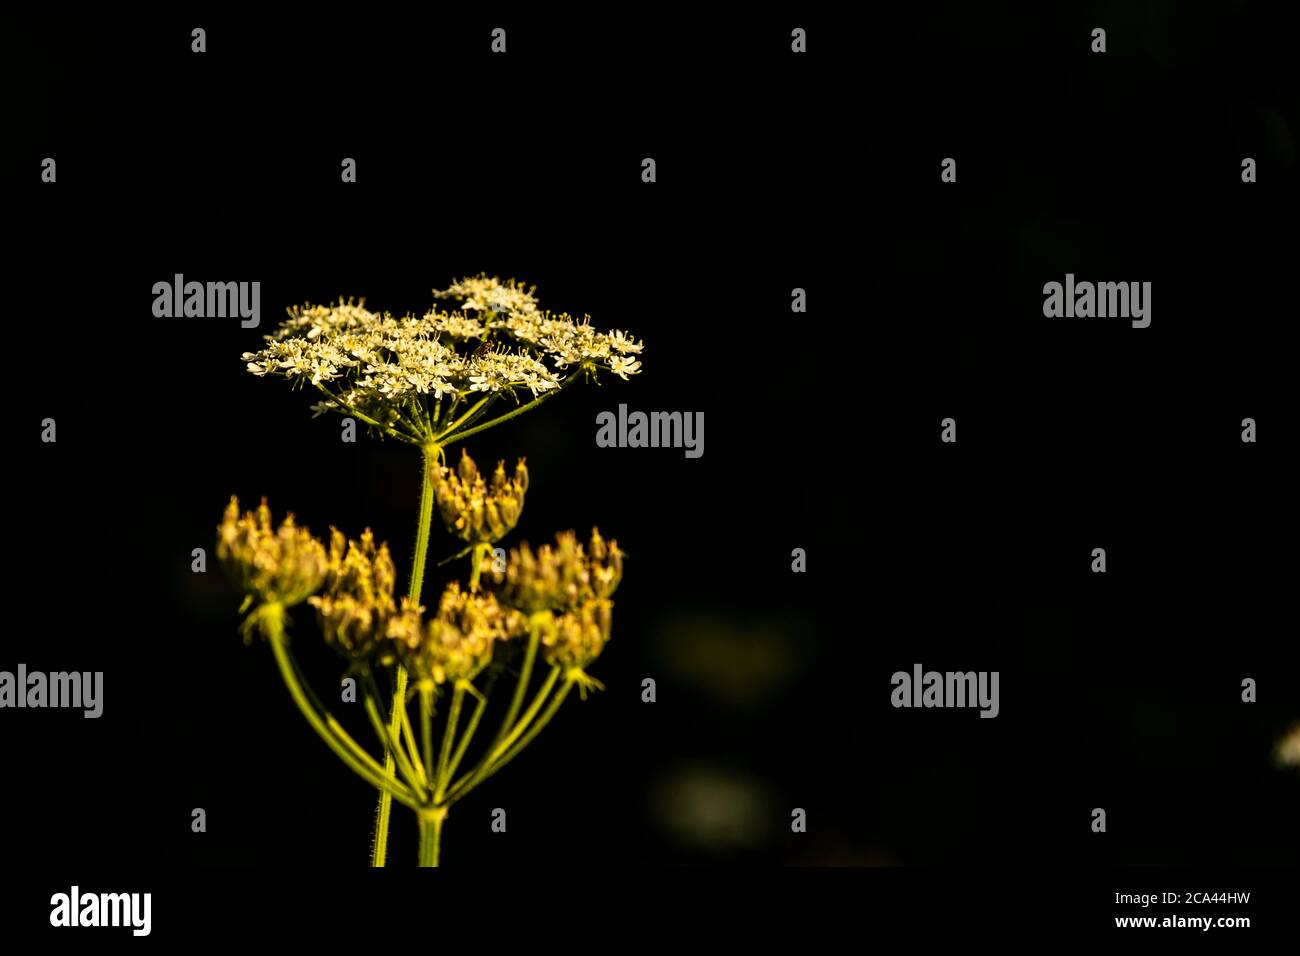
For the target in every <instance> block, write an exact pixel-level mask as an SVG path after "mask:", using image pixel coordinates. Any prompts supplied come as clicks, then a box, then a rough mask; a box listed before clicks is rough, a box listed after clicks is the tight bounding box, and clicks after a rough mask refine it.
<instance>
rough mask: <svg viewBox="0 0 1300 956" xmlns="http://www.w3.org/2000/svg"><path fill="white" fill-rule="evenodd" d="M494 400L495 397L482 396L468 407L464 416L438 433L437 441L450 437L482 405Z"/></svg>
mask: <svg viewBox="0 0 1300 956" xmlns="http://www.w3.org/2000/svg"><path fill="white" fill-rule="evenodd" d="M495 399H496V396H495V395H484V396H483V397H482V398H480V399H479V400H478V401H477V402H475V403H474V404H473V405H472V406H470V410H469V411H467V412H466V413H465V414H464V415H462V416H460V418H458V419H456V420H455V421H454V422H452V423H451V424H450V425H448V426H447V427H446V428H444V429H443V430H442V431H441V432H439V434H438V440H439V441H441V440H442V436H443V435H450V434H451V433H452V432H454V431H455V430H456V429H457V428H459V427H460V426H461V425H463V424H465V422H467V421H468V420H469V418H470V416H472V415H473V414H474V413H475V412H477V411H478V410H479V409H481V408H482V407H483V406H484V405H487V404H488V403H489V402H492V401H494V400H495Z"/></svg>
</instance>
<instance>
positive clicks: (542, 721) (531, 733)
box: [476, 680, 575, 785]
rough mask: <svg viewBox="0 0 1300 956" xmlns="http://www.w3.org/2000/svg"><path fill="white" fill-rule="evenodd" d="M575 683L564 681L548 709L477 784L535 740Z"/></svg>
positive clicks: (488, 769) (489, 768)
mask: <svg viewBox="0 0 1300 956" xmlns="http://www.w3.org/2000/svg"><path fill="white" fill-rule="evenodd" d="M574 683H575V682H574V681H573V680H566V681H565V682H564V684H563V685H562V686H561V687H560V689H559V691H557V692H556V694H555V696H554V697H553V698H551V702H550V704H548V705H547V707H546V710H544V711H542V715H541V716H540V717H538V718H537V722H536V723H534V724H533V725H532V726H531V727H529V728H528V733H526V734H524V735H523V736H522V737H520V738H519V740H518V741H517V742H516V743H515V745H514V746H513V747H511V748H510V749H509V750H507V751H506V752H505V753H504V754H502V755H501V757H500V758H498V759H497V760H496V761H495V762H494V763H493V764H492V765H491V766H490V767H488V768H487V771H486V772H485V773H484V774H483V776H482V777H481V778H480V779H479V780H478V781H476V785H477V783H482V782H483V781H484V780H486V779H487V778H488V777H490V776H492V775H493V774H494V773H496V772H497V771H498V770H500V769H501V768H502V767H504V766H505V765H506V764H508V763H509V762H510V761H512V760H514V759H515V757H517V756H519V754H520V753H521V752H522V751H523V749H524V748H525V747H527V746H528V745H529V744H530V743H532V742H533V740H534V739H535V738H536V737H537V735H538V734H540V733H541V732H542V730H543V728H545V727H546V725H547V724H548V723H550V722H551V718H552V717H554V716H555V715H556V713H558V712H559V709H560V707H561V706H562V705H563V704H564V698H566V697H568V696H569V691H571V690H573V687H574Z"/></svg>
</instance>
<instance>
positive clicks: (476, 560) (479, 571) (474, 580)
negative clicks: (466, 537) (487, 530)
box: [469, 544, 492, 594]
mask: <svg viewBox="0 0 1300 956" xmlns="http://www.w3.org/2000/svg"><path fill="white" fill-rule="evenodd" d="M490 550H492V545H490V544H476V545H474V546H473V547H472V548H470V552H469V562H470V568H469V593H470V594H475V593H477V592H478V582H479V578H481V577H482V576H483V558H484V556H485V555H486V554H487V553H488V552H489V551H490Z"/></svg>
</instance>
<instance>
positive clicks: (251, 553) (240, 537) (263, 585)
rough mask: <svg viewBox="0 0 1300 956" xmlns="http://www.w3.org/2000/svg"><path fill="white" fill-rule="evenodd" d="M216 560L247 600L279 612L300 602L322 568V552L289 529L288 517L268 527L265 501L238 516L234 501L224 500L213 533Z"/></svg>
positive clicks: (313, 587) (322, 572) (292, 525)
mask: <svg viewBox="0 0 1300 956" xmlns="http://www.w3.org/2000/svg"><path fill="white" fill-rule="evenodd" d="M217 557H218V558H219V559H220V560H221V562H222V563H223V564H224V565H225V566H226V568H227V569H228V570H229V571H230V573H231V576H232V577H234V578H235V580H236V581H238V582H239V584H240V586H241V587H242V588H243V591H244V594H245V596H246V598H247V599H253V598H255V599H257V600H259V601H261V602H262V603H264V604H281V605H283V606H284V607H292V606H293V605H295V604H300V603H302V601H304V600H306V598H307V597H308V595H310V594H312V593H313V592H315V591H316V589H317V588H319V587H320V586H321V582H322V581H323V580H324V578H325V574H326V571H327V568H328V560H327V557H326V554H325V548H324V547H323V546H322V545H321V543H320V542H319V541H317V540H316V539H315V538H313V537H312V536H311V534H310V533H309V532H308V531H307V529H306V528H299V527H298V526H297V525H296V524H295V523H294V520H293V515H292V514H290V515H286V516H285V518H284V521H282V522H281V523H280V527H279V528H276V527H274V525H273V523H272V521H271V509H270V507H268V506H267V503H266V499H265V498H263V499H262V503H261V505H259V506H258V508H257V510H256V511H246V512H243V513H242V514H241V513H240V510H239V499H238V498H234V497H232V498H231V499H230V504H229V505H227V506H226V512H225V514H224V516H223V517H222V521H221V524H220V526H219V527H218V528H217Z"/></svg>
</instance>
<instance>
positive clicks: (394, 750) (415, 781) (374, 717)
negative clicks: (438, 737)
mask: <svg viewBox="0 0 1300 956" xmlns="http://www.w3.org/2000/svg"><path fill="white" fill-rule="evenodd" d="M373 683H374V682H373V681H371V684H373ZM372 689H373V690H374V691H375V693H374V694H373V695H372V694H371V690H372ZM365 699H366V704H365V707H366V716H367V717H369V718H370V725H371V726H372V727H374V728H375V736H376V737H378V738H379V746H381V747H383V748H384V752H385V753H386V754H389V755H391V756H392V757H393V758H394V759H395V760H396V762H397V769H398V770H399V771H400V772H401V774H402V777H403V779H405V780H406V783H407V786H409V787H410V788H411V792H412V793H414V794H415V795H416V796H417V798H419V799H423V798H424V788H425V787H427V786H429V784H428V783H427V778H426V776H425V773H424V770H423V769H422V768H421V767H420V766H419V765H418V764H413V763H412V762H411V759H410V758H409V757H408V756H407V755H406V751H405V750H403V749H402V742H401V739H400V737H401V732H400V730H399V731H398V733H396V734H395V733H393V731H392V729H391V728H389V727H388V726H387V725H386V724H385V723H384V718H383V717H382V716H381V715H380V713H379V704H378V701H379V700H381V698H380V697H379V695H378V688H368V689H367V690H366V693H365Z"/></svg>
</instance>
